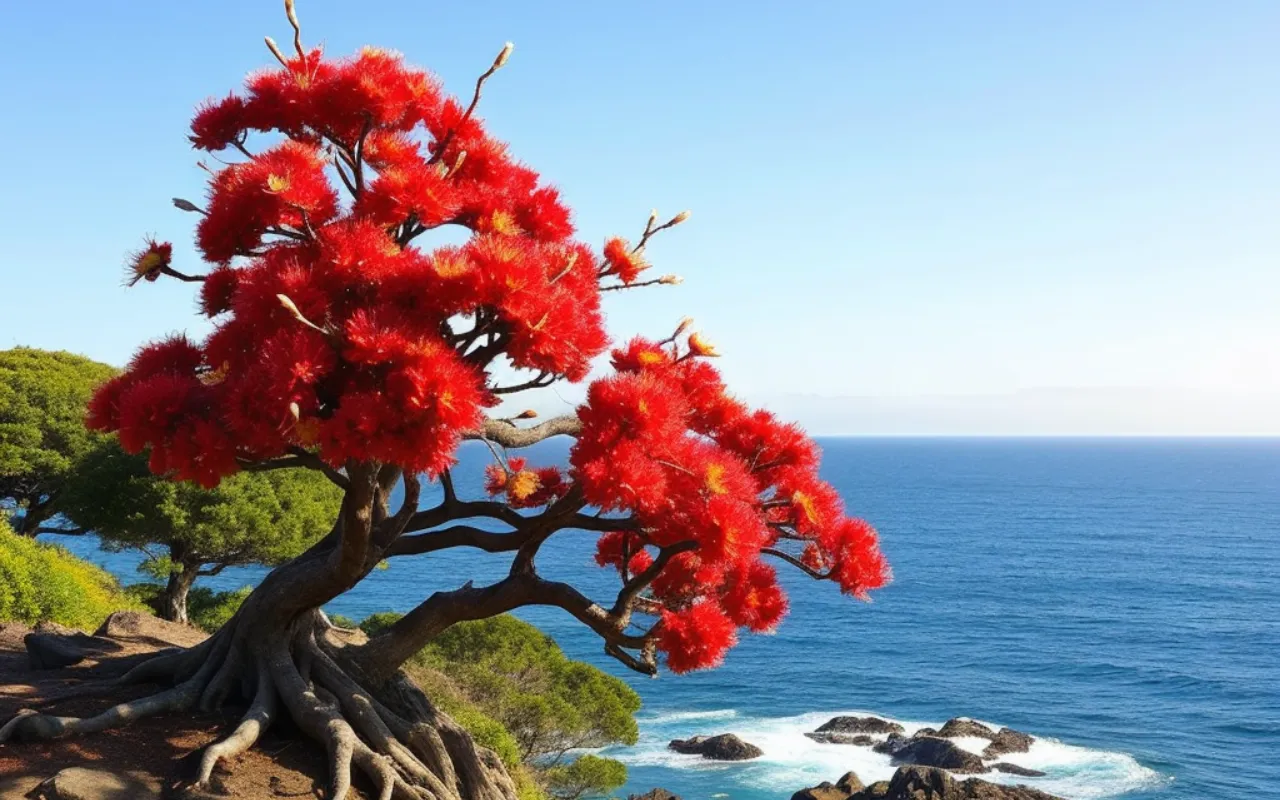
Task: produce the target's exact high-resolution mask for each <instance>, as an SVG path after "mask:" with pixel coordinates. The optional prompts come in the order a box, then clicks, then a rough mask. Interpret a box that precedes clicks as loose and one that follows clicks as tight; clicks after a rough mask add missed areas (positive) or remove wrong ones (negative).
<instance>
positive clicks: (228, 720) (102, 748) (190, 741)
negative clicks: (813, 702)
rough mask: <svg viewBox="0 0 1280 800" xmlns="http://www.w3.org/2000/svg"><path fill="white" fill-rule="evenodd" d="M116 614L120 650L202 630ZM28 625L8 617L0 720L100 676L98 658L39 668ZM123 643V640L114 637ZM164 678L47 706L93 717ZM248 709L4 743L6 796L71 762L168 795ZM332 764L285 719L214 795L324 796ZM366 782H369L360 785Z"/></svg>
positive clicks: (0, 667) (1, 759) (1, 658)
mask: <svg viewBox="0 0 1280 800" xmlns="http://www.w3.org/2000/svg"><path fill="white" fill-rule="evenodd" d="M113 621H115V624H113V623H112V621H109V622H108V626H109V627H106V629H105V630H104V631H103V633H104V634H106V635H105V637H104V638H106V639H108V640H109V641H110V642H111V643H112V645H111V649H112V653H111V654H110V655H111V656H112V657H114V656H127V655H130V654H134V653H141V652H149V651H153V650H156V649H159V648H162V647H167V646H173V645H181V646H190V645H191V644H195V643H197V642H199V641H200V640H201V639H203V638H204V634H203V633H201V632H199V631H197V630H195V629H194V628H189V627H186V626H180V625H174V624H172V623H167V622H163V621H161V620H157V619H154V618H150V617H142V616H141V615H132V616H131V617H129V618H126V619H124V620H117V618H116V617H113ZM29 632H30V629H29V628H27V627H25V626H21V625H14V624H0V724H3V723H4V722H5V721H7V720H8V719H9V718H10V717H12V716H13V715H14V714H15V713H17V711H18V710H19V709H22V708H28V707H39V704H40V703H41V702H42V701H45V700H46V699H47V698H49V697H50V696H53V695H56V694H57V693H58V692H60V691H65V690H66V689H68V688H69V687H73V686H77V685H84V682H85V681H87V680H92V677H91V676H92V674H93V672H94V667H95V666H97V662H94V661H86V662H83V663H81V664H77V665H76V666H74V667H68V668H65V669H59V670H41V671H34V670H32V669H31V668H30V667H29V664H28V659H27V654H26V650H25V648H24V646H23V637H24V636H25V635H26V634H27V633H29ZM117 645H118V649H115V646H117ZM155 690H156V687H154V686H151V687H147V686H141V687H133V688H131V689H129V690H127V691H117V692H115V693H114V694H112V695H110V696H103V697H82V698H73V699H68V700H63V701H61V702H57V703H53V704H51V705H49V706H48V707H47V708H41V710H42V711H48V712H51V713H55V714H58V715H60V716H76V717H86V716H92V715H93V714H95V713H97V712H99V711H102V710H104V709H106V708H108V707H110V706H111V705H113V704H115V703H117V702H121V701H123V700H129V699H133V698H137V697H141V696H144V695H146V694H148V693H150V692H153V691H155ZM243 711H244V709H243V708H236V707H226V708H223V709H222V710H221V711H219V712H217V713H211V714H203V713H199V712H194V711H192V712H186V713H181V714H176V713H175V714H164V715H160V716H156V717H152V718H149V719H144V720H140V721H137V722H135V723H133V724H132V725H129V726H127V727H125V728H121V729H119V730H113V731H106V732H104V733H98V734H93V735H90V736H84V737H77V738H71V739H64V740H61V741H57V742H43V743H38V744H27V743H8V744H0V800H20V799H21V798H23V797H25V796H26V795H27V794H28V792H30V791H31V790H32V789H34V788H35V787H36V786H37V785H38V784H40V782H41V781H43V780H44V779H46V778H48V777H50V776H52V775H53V774H54V773H56V772H58V771H59V770H61V769H64V768H66V767H73V766H82V767H90V768H95V769H106V770H109V771H112V772H117V773H133V774H135V775H141V776H146V777H148V778H150V779H152V780H153V781H154V782H156V783H157V784H159V785H162V786H164V787H165V796H172V797H177V796H179V793H178V792H177V791H176V789H177V788H178V787H179V786H181V785H182V784H183V783H184V782H185V781H188V780H190V779H191V777H192V776H193V775H194V774H195V771H196V769H197V768H198V766H199V761H200V751H201V750H202V749H203V748H204V747H205V746H206V745H208V744H210V743H211V742H213V741H215V740H216V739H217V738H219V737H221V736H225V735H226V734H228V733H230V732H231V730H233V729H234V728H235V726H236V723H237V722H238V721H239V716H240V714H241V713H242V712H243ZM327 777H328V766H327V762H326V760H325V756H324V752H323V750H322V749H321V748H320V747H319V746H317V745H315V744H313V743H312V742H311V741H310V740H309V739H306V738H305V737H302V736H301V735H300V734H298V733H297V732H296V731H295V730H293V729H291V727H289V726H288V723H287V722H278V723H277V724H276V725H275V726H273V727H272V728H271V729H270V730H268V731H267V732H266V733H265V734H263V737H262V739H261V740H260V741H259V742H258V744H257V746H255V747H254V748H253V749H252V750H250V751H249V752H248V753H245V754H243V755H241V756H239V757H237V758H235V759H232V760H231V762H230V763H226V762H224V763H223V765H222V766H220V767H219V769H218V771H217V772H216V773H215V781H214V783H215V788H216V789H218V790H219V791H218V792H217V793H216V794H214V795H211V796H213V797H229V798H254V799H255V800H256V799H257V798H263V800H268V799H273V798H281V797H300V798H308V797H314V798H321V797H323V796H324V790H323V787H324V785H325V783H326V782H327ZM362 789H363V791H362ZM350 797H351V798H352V800H356V799H357V798H359V800H367V798H368V788H367V787H361V786H359V785H357V786H356V787H353V789H352V792H351V795H350Z"/></svg>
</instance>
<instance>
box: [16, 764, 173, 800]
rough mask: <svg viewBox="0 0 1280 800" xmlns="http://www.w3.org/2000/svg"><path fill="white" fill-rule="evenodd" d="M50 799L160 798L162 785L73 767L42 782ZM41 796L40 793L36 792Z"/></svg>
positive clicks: (136, 799) (110, 799) (147, 799)
mask: <svg viewBox="0 0 1280 800" xmlns="http://www.w3.org/2000/svg"><path fill="white" fill-rule="evenodd" d="M40 789H41V790H43V791H44V795H43V796H44V797H47V798H49V800H159V798H160V786H159V784H157V783H155V782H154V781H152V780H149V779H145V778H142V777H140V776H135V775H117V774H115V773H113V772H106V771H104V770H100V769H85V768H84V767H71V768H69V769H64V770H62V771H61V772H59V773H58V774H57V775H54V776H53V777H52V778H50V779H49V780H47V781H45V782H44V783H43V784H41V786H40ZM37 796H40V795H37Z"/></svg>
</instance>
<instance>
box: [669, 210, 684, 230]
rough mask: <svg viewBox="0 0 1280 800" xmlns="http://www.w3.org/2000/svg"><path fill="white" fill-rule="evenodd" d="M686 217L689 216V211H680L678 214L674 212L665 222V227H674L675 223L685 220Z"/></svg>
mask: <svg viewBox="0 0 1280 800" xmlns="http://www.w3.org/2000/svg"><path fill="white" fill-rule="evenodd" d="M688 218H689V212H688V211H681V212H680V213H679V214H676V215H675V216H674V217H672V218H671V221H670V222H668V223H667V227H668V228H672V227H675V226H676V225H679V224H680V223H681V222H684V221H685V220H687V219H688Z"/></svg>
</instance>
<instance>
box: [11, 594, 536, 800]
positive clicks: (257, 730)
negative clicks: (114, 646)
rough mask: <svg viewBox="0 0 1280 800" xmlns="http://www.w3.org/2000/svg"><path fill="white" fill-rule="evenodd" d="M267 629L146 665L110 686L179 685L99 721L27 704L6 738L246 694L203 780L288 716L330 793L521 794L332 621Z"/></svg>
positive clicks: (110, 722)
mask: <svg viewBox="0 0 1280 800" xmlns="http://www.w3.org/2000/svg"><path fill="white" fill-rule="evenodd" d="M259 627H260V626H255V625H250V624H247V623H244V624H241V623H240V616H239V615H237V618H236V619H233V620H232V622H231V623H228V625H227V626H226V627H224V629H223V630H222V631H219V633H217V634H215V636H213V637H211V638H210V639H208V640H206V641H205V642H204V643H202V644H200V645H198V646H196V647H193V648H191V649H189V650H183V651H177V652H174V651H166V652H163V653H160V654H157V655H156V656H155V657H153V658H150V659H148V660H145V661H143V662H141V663H140V664H137V665H136V666H134V667H133V668H132V669H130V670H129V671H128V672H127V673H125V674H124V675H122V676H120V677H119V678H116V679H114V680H111V681H108V682H107V685H108V686H110V687H120V686H128V685H134V684H138V683H146V682H156V681H160V680H165V681H168V682H170V683H171V684H172V686H171V688H168V689H164V690H162V691H159V692H157V693H156V694H152V695H149V696H147V697H143V698H141V699H138V700H131V701H129V702H125V703H120V704H118V705H115V706H112V707H111V708H108V709H107V710H105V711H103V712H101V713H99V714H97V715H95V716H91V717H86V718H83V719H80V718H76V717H60V716H55V715H53V714H46V713H40V712H37V711H34V710H30V709H24V710H22V711H19V712H18V714H17V715H16V716H15V717H13V718H12V719H11V720H9V721H8V722H6V723H5V724H4V725H3V726H2V727H0V743H4V742H8V741H45V740H53V739H62V738H65V737H69V736H76V735H83V734H89V733H97V732H100V731H104V730H108V729H110V728H116V727H121V726H123V725H127V724H129V723H130V722H133V721H135V720H138V719H142V718H144V717H148V716H153V715H156V714H162V713H167V712H181V711H189V710H193V709H196V708H197V707H199V708H201V709H203V710H212V709H215V708H218V707H220V706H222V705H223V704H224V703H225V702H227V700H228V699H229V698H231V697H232V696H233V695H235V694H242V695H244V697H245V698H246V699H249V700H250V701H251V702H250V704H249V707H248V710H247V711H246V712H245V714H244V716H243V717H241V719H240V721H239V723H238V724H237V725H236V727H235V728H234V730H232V731H231V732H230V733H229V734H228V735H227V736H226V737H225V738H223V739H220V740H218V741H216V742H214V743H212V744H210V745H209V746H208V747H207V748H206V749H205V751H204V753H203V754H202V757H201V761H200V765H199V771H198V774H197V775H196V776H195V777H194V780H193V781H192V782H191V785H192V786H193V787H196V788H201V789H203V788H208V786H209V783H210V781H211V779H212V777H213V772H214V769H215V768H216V767H217V765H218V764H219V763H220V762H226V761H228V760H229V759H232V758H234V757H235V756H237V755H240V754H241V753H244V752H245V751H247V750H249V749H250V748H252V747H253V746H254V745H255V744H256V743H257V741H258V740H259V738H260V737H261V736H262V734H263V732H264V731H266V730H267V729H268V728H269V727H270V726H271V725H272V723H273V722H274V721H276V720H277V719H279V717H280V714H282V713H285V714H288V716H289V717H290V718H291V719H292V720H293V722H294V723H295V724H296V725H297V726H298V727H299V728H300V729H301V730H302V731H303V732H304V733H305V734H306V735H307V736H309V737H310V738H312V739H314V740H316V741H317V742H319V743H320V744H322V745H323V746H324V747H325V749H326V751H327V753H328V756H329V762H330V768H331V773H330V776H329V792H328V795H327V796H328V797H329V798H331V800H345V798H346V797H347V796H348V793H349V792H350V789H351V782H352V774H353V772H358V773H360V774H362V775H364V776H365V777H366V778H368V779H369V781H371V782H372V785H373V786H374V787H375V789H376V795H375V796H376V797H377V798H378V800H515V798H516V790H515V786H514V784H513V783H512V781H511V779H510V777H509V776H508V775H507V773H506V771H505V769H504V768H503V766H502V764H501V762H500V761H499V760H498V758H497V756H496V755H495V754H493V753H492V752H490V751H488V750H485V749H484V748H481V747H478V746H477V745H476V744H475V742H474V741H472V739H471V737H470V736H469V735H468V734H467V733H466V731H464V730H463V729H462V728H461V727H459V726H458V725H457V723H455V722H453V720H451V719H450V718H449V717H448V716H447V715H444V714H442V713H440V712H439V711H438V710H436V709H435V707H434V706H433V705H432V704H431V703H430V701H429V700H428V699H427V698H426V696H425V695H423V694H422V692H421V690H420V689H418V688H417V687H416V686H415V685H414V684H413V683H412V681H410V680H409V679H408V678H407V677H405V676H404V675H397V676H395V677H394V678H393V679H391V680H390V681H386V682H384V683H383V684H381V685H375V684H374V683H373V682H372V681H367V680H365V681H363V682H362V679H361V676H360V673H359V670H358V669H357V668H355V667H354V666H350V665H344V663H343V655H342V652H341V648H340V647H339V646H338V645H337V644H336V643H333V642H330V641H328V640H327V639H326V637H325V631H326V630H327V627H328V626H327V625H325V624H324V623H323V620H322V619H318V618H314V617H308V618H305V619H304V621H302V622H299V623H296V624H294V625H293V626H291V628H290V629H288V630H284V631H279V630H277V631H274V632H272V633H270V634H267V633H264V632H263V631H261V630H257V628H259ZM59 699H63V698H59Z"/></svg>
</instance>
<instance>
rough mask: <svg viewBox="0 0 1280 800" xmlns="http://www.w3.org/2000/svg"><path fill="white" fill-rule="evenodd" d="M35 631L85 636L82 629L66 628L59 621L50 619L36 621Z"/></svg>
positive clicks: (52, 634) (57, 634) (54, 634)
mask: <svg viewBox="0 0 1280 800" xmlns="http://www.w3.org/2000/svg"><path fill="white" fill-rule="evenodd" d="M34 632H35V633H47V634H49V635H51V636H87V635H88V634H86V633H85V632H84V631H82V630H79V629H78V628H68V627H67V626H66V625H63V624H62V623H60V622H54V621H52V620H47V619H46V620H42V621H41V622H38V623H36V627H35V631H34Z"/></svg>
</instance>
